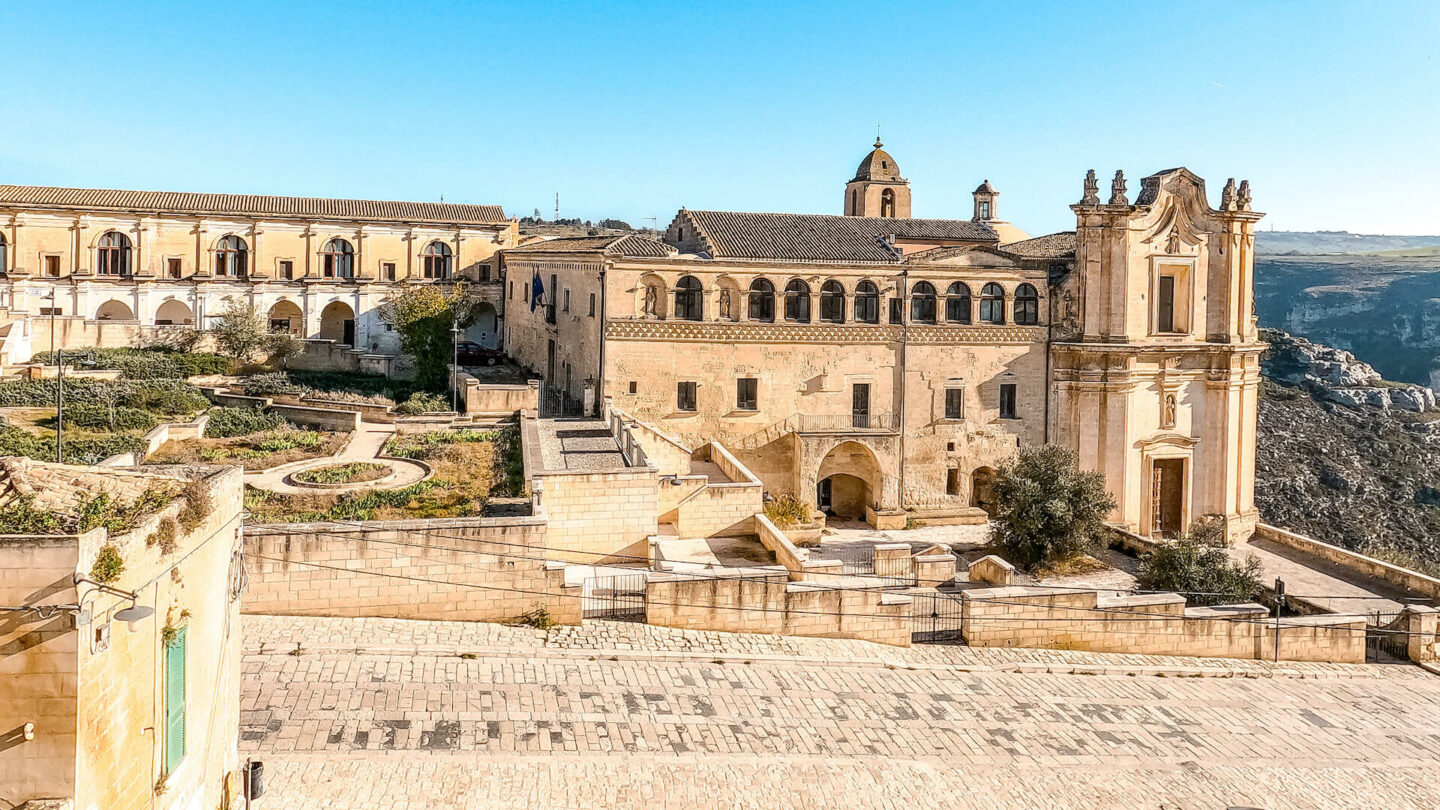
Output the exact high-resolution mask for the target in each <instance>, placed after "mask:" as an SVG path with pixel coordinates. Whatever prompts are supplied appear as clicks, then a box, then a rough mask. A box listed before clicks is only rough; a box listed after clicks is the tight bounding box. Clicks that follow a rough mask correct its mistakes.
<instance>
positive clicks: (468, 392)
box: [455, 371, 540, 417]
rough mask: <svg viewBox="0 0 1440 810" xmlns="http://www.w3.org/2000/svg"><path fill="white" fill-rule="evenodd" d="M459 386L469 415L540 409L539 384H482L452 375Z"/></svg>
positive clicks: (473, 379) (468, 375)
mask: <svg viewBox="0 0 1440 810" xmlns="http://www.w3.org/2000/svg"><path fill="white" fill-rule="evenodd" d="M455 381H456V384H457V385H459V386H460V392H461V400H462V401H463V402H464V403H465V412H466V413H468V414H471V415H472V416H497V417H498V416H511V415H514V414H515V413H516V412H517V411H537V410H539V409H540V381H539V380H535V381H534V382H531V383H527V384H524V385H498V384H494V383H482V382H480V381H479V380H478V379H476V378H475V377H474V376H473V375H471V374H467V373H465V372H463V371H462V372H460V373H459V374H457V375H456V376H455Z"/></svg>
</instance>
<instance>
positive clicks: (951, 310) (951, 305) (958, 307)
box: [945, 281, 970, 323]
mask: <svg viewBox="0 0 1440 810" xmlns="http://www.w3.org/2000/svg"><path fill="white" fill-rule="evenodd" d="M945 320H947V321H949V322H950V323H970V288H969V287H967V286H966V285H965V284H964V282H960V281H957V282H955V283H954V284H951V285H950V289H948V290H946V291H945Z"/></svg>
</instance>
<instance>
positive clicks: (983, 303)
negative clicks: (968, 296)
mask: <svg viewBox="0 0 1440 810" xmlns="http://www.w3.org/2000/svg"><path fill="white" fill-rule="evenodd" d="M980 321H981V322H982V323H1005V288H1004V287H1001V286H1000V285H999V284H996V283H995V282H993V281H992V282H990V283H989V284H986V285H985V286H984V287H981V288H980Z"/></svg>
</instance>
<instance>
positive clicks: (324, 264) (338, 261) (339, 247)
mask: <svg viewBox="0 0 1440 810" xmlns="http://www.w3.org/2000/svg"><path fill="white" fill-rule="evenodd" d="M320 258H321V267H320V269H321V272H322V273H323V274H324V276H325V278H354V277H355V248H353V247H350V243H349V242H347V241H345V240H344V239H331V240H330V241H329V242H326V243H325V250H324V251H322V252H321V254H320Z"/></svg>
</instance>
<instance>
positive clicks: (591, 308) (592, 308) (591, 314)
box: [590, 293, 595, 318]
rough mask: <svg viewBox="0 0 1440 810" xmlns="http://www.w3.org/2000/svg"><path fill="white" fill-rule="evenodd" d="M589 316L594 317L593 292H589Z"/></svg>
mask: <svg viewBox="0 0 1440 810" xmlns="http://www.w3.org/2000/svg"><path fill="white" fill-rule="evenodd" d="M590 317H592V318H593V317H595V293H590Z"/></svg>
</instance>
